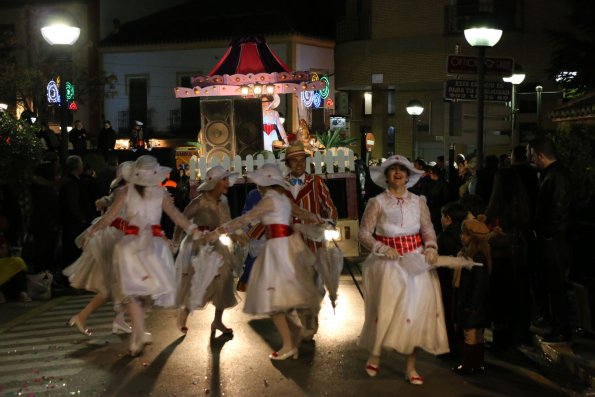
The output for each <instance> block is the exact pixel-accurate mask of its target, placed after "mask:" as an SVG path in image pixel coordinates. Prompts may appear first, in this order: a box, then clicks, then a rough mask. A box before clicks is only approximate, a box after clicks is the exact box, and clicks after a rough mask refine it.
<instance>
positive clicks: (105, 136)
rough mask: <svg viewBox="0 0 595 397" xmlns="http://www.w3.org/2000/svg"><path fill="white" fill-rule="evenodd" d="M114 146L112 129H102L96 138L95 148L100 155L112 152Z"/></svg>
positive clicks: (114, 136)
mask: <svg viewBox="0 0 595 397" xmlns="http://www.w3.org/2000/svg"><path fill="white" fill-rule="evenodd" d="M114 146H116V131H114V129H113V128H111V127H110V128H102V129H101V130H100V131H99V135H98V136H97V148H98V149H99V151H100V152H101V153H107V152H109V151H111V150H114Z"/></svg>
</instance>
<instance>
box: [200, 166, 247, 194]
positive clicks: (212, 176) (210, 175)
mask: <svg viewBox="0 0 595 397" xmlns="http://www.w3.org/2000/svg"><path fill="white" fill-rule="evenodd" d="M239 175H240V174H239V172H230V171H228V170H226V169H225V168H223V167H222V166H220V165H216V166H213V167H211V168H209V170H208V171H207V176H206V178H205V180H204V182H203V183H201V184H200V185H199V186H198V188H196V191H197V192H205V191H208V190H213V189H214V188H215V185H217V183H218V182H219V181H220V180H222V179H223V178H229V186H232V185H233V184H234V183H235V182H236V179H238V176H239Z"/></svg>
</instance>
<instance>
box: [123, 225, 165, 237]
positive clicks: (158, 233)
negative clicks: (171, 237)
mask: <svg viewBox="0 0 595 397" xmlns="http://www.w3.org/2000/svg"><path fill="white" fill-rule="evenodd" d="M122 230H123V231H124V234H125V235H128V234H133V235H138V232H139V231H140V228H139V227H138V226H134V225H130V224H128V225H126V227H125V228H124V229H122ZM151 233H153V236H155V237H163V230H161V225H151Z"/></svg>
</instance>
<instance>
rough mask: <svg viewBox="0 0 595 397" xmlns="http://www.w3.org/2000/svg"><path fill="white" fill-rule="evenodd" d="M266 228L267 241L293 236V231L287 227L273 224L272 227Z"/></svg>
mask: <svg viewBox="0 0 595 397" xmlns="http://www.w3.org/2000/svg"><path fill="white" fill-rule="evenodd" d="M266 227H267V239H270V238H277V237H288V236H291V235H292V234H293V229H292V228H291V226H289V225H281V224H277V223H274V224H272V225H266Z"/></svg>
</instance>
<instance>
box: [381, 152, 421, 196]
mask: <svg viewBox="0 0 595 397" xmlns="http://www.w3.org/2000/svg"><path fill="white" fill-rule="evenodd" d="M393 164H400V165H402V166H403V167H405V168H407V169H408V170H409V180H408V181H407V187H408V188H409V187H411V186H413V185H415V184H416V183H417V181H418V180H419V178H421V176H422V175H423V173H424V172H423V171H421V170H418V169H416V168H415V167H414V166H413V163H411V161H409V160H408V159H407V157H405V156H400V155H398V154H397V155H394V156H390V157H389V158H387V159H386V160H384V163H382V164H381V165H380V166H377V167H370V178H372V181H373V182H374V183H375V184H377V185H378V186H380V187H383V188H385V189H386V188H387V187H388V186H387V184H386V175H384V172H385V171H386V169H387V168H388V167H390V166H391V165H393Z"/></svg>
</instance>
